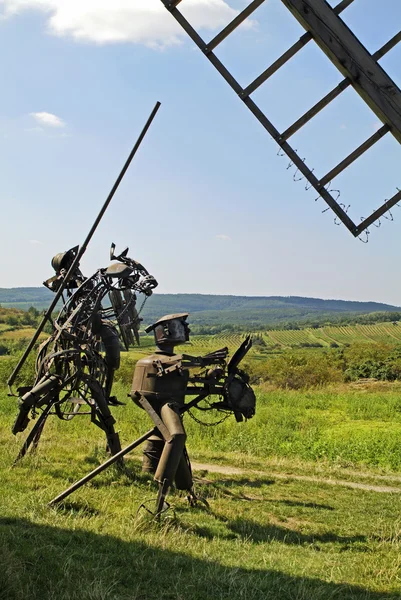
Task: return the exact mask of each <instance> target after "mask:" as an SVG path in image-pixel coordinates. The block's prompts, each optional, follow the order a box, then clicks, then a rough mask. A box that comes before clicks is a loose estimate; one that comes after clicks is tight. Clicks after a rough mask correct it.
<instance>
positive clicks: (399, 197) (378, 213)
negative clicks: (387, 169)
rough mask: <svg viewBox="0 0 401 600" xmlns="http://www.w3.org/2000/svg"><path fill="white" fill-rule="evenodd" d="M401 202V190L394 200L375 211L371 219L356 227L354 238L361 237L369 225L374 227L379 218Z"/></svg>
mask: <svg viewBox="0 0 401 600" xmlns="http://www.w3.org/2000/svg"><path fill="white" fill-rule="evenodd" d="M400 201H401V190H399V191H398V192H397V193H396V194H395V195H394V196H393V197H392V198H390V200H386V202H385V203H384V204H383V205H382V206H381V207H380V208H378V209H377V210H375V212H374V213H372V214H371V215H370V217H367V218H366V219H365V220H364V221H362V223H360V224H359V225H357V226H356V227H355V233H354V236H355V237H357V236H358V235H360V234H361V233H362V232H363V231H364V230H365V229H366V228H367V227H369V225H372V223H374V222H375V221H376V220H377V219H378V218H379V217H381V216H382V215H384V213H386V212H387V211H389V210H390V208H392V207H393V206H394V205H395V204H397V202H400Z"/></svg>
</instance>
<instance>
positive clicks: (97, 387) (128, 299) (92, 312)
mask: <svg viewBox="0 0 401 600" xmlns="http://www.w3.org/2000/svg"><path fill="white" fill-rule="evenodd" d="M114 249H115V246H114V244H112V247H111V253H110V259H111V260H113V261H116V262H114V263H113V264H111V265H110V266H109V267H107V268H102V269H99V270H97V271H96V273H94V274H93V275H92V276H90V277H88V278H85V277H84V276H83V275H82V273H81V271H80V269H79V263H77V264H76V267H75V270H74V272H73V274H72V276H71V277H70V278H69V280H68V283H67V284H66V282H65V275H66V273H67V272H68V271H69V269H70V268H71V265H72V264H73V263H74V261H75V259H76V256H77V252H78V247H75V248H72V249H71V250H68V251H67V252H64V253H61V254H57V255H56V256H55V257H54V258H53V260H52V266H53V268H54V270H55V272H56V274H55V276H54V277H52V278H51V279H48V280H47V281H45V282H44V285H46V287H48V288H49V289H51V290H52V291H53V292H55V293H57V291H58V290H59V289H60V287H61V286H63V287H64V292H63V295H62V299H63V306H62V308H61V310H60V312H59V314H58V316H57V318H56V319H55V320H54V322H53V323H52V328H53V332H52V334H51V335H50V337H49V338H48V339H47V340H45V341H44V342H43V343H42V344H41V345H40V347H39V350H38V354H37V358H36V378H35V381H34V383H33V385H32V386H28V387H20V388H18V393H19V398H20V399H19V413H18V416H17V418H16V420H15V423H14V425H13V428H12V431H13V433H14V434H17V433H19V432H22V431H24V430H25V429H26V427H27V426H28V422H29V413H31V415H32V416H34V417H35V416H36V414H37V413H38V412H39V413H40V416H39V418H38V419H37V421H36V423H35V425H34V427H33V428H32V430H31V432H30V433H29V435H28V437H27V439H26V441H25V443H24V445H23V447H22V449H21V451H20V453H19V455H18V457H17V459H16V460H17V461H18V460H19V459H20V458H22V457H23V456H24V455H25V454H26V452H27V450H28V448H29V447H30V445H31V444H33V448H36V446H37V444H38V443H39V439H40V436H41V433H42V430H43V427H44V425H45V422H46V419H47V417H48V416H49V415H50V414H56V415H57V416H58V417H59V418H60V419H62V420H66V421H68V420H70V419H72V418H73V417H74V416H75V415H76V414H78V412H79V410H80V409H81V408H82V407H83V406H86V407H87V408H88V411H87V412H86V413H83V412H81V413H80V414H88V413H89V414H90V416H91V421H92V422H93V423H95V424H96V425H97V426H98V427H100V428H101V429H102V430H103V431H104V432H105V434H106V438H107V445H108V449H109V451H110V453H111V454H113V455H114V454H116V453H117V452H119V451H120V450H121V445H120V440H119V436H118V433H116V432H115V429H114V423H115V419H114V417H113V416H112V414H111V411H110V407H109V405H111V404H118V401H117V400H116V399H115V398H114V397H111V396H110V394H111V388H112V384H113V378H114V372H115V371H116V370H117V369H118V368H119V365H120V337H121V339H122V341H123V343H124V345H125V348H126V349H127V350H128V348H129V346H130V345H133V344H134V343H135V341H136V342H137V343H138V344H139V335H138V329H139V324H140V321H141V319H140V318H139V315H138V312H137V310H136V292H140V293H142V294H144V295H145V300H146V298H147V297H148V296H150V295H151V294H152V290H153V288H155V287H156V286H157V282H156V280H155V279H154V278H153V277H152V276H151V275H149V273H148V271H147V270H146V269H145V267H143V266H142V265H141V264H140V263H138V262H136V261H135V260H133V259H131V258H129V257H128V256H127V254H128V248H127V249H126V250H124V252H122V253H121V254H120V255H119V256H116V255H115V254H114ZM106 297H108V298H109V301H110V304H111V306H109V307H105V306H103V304H102V302H103V301H104V299H105V298H106ZM117 328H118V329H119V332H118V330H117ZM102 349H103V350H104V354H103V353H102V352H101V350H102Z"/></svg>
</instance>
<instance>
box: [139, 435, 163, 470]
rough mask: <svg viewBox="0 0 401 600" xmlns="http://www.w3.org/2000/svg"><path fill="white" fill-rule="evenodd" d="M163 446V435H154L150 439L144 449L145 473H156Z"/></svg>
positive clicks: (143, 465) (143, 462)
mask: <svg viewBox="0 0 401 600" xmlns="http://www.w3.org/2000/svg"><path fill="white" fill-rule="evenodd" d="M163 448H164V439H163V438H162V437H161V436H159V435H152V437H150V438H149V439H148V441H147V442H146V444H145V447H144V449H143V458H142V471H143V472H144V473H153V474H155V473H156V471H157V466H158V464H159V461H160V457H161V455H162V452H163Z"/></svg>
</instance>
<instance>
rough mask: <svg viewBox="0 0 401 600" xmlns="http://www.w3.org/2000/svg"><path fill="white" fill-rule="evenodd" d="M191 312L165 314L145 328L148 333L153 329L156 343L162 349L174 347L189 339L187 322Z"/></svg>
mask: <svg viewBox="0 0 401 600" xmlns="http://www.w3.org/2000/svg"><path fill="white" fill-rule="evenodd" d="M188 315H189V313H178V314H174V315H165V316H164V317H161V319H159V320H158V321H156V322H155V323H153V324H152V325H149V327H147V328H146V329H145V331H146V333H150V332H151V331H153V334H154V336H155V343H156V346H158V348H160V349H161V350H163V349H167V348H174V346H178V345H180V344H185V342H188V340H189V332H190V329H189V327H188V323H187V317H188Z"/></svg>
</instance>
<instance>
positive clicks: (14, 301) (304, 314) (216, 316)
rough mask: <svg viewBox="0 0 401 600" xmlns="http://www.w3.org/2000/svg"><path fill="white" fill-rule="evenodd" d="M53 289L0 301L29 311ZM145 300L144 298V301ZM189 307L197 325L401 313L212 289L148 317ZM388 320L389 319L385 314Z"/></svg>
mask: <svg viewBox="0 0 401 600" xmlns="http://www.w3.org/2000/svg"><path fill="white" fill-rule="evenodd" d="M52 298H53V294H52V293H51V292H50V291H49V290H48V289H46V288H45V287H42V288H40V287H39V288H9V289H5V288H0V305H1V306H3V307H10V308H17V309H24V310H27V309H28V308H29V307H30V306H33V307H35V308H37V309H44V308H47V307H48V306H49V304H50V302H51V300H52ZM141 302H142V299H140V301H139V305H140V304H141ZM176 312H189V313H191V323H193V324H194V325H196V326H198V327H201V326H208V327H214V326H216V327H218V326H234V327H239V328H244V329H249V328H260V327H266V326H267V325H270V326H271V325H273V326H274V325H278V324H283V323H285V322H287V323H295V322H300V323H301V322H302V323H311V324H313V323H323V322H325V321H327V322H332V323H335V322H342V321H343V320H344V319H345V320H348V319H349V318H351V317H357V316H358V315H365V314H368V313H377V312H380V313H388V312H401V308H400V307H397V306H392V305H390V304H382V303H379V302H354V301H347V300H322V299H319V298H303V297H299V296H217V295H208V294H157V293H155V294H154V295H153V296H152V297H151V298H149V299H148V301H147V302H146V305H145V307H144V310H143V312H142V315H141V316H142V317H143V319H144V322H145V323H149V322H151V321H154V320H156V319H157V318H159V317H160V316H161V315H164V314H169V313H176ZM382 320H385V319H382Z"/></svg>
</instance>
